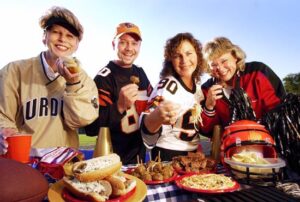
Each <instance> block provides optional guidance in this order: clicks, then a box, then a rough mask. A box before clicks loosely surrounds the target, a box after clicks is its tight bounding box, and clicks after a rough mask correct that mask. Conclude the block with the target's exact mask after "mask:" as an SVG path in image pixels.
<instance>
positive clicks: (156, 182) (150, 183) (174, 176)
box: [126, 168, 178, 185]
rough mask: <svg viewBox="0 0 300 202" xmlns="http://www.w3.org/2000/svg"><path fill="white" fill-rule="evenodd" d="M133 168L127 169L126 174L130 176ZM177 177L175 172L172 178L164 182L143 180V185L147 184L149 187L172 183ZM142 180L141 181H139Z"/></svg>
mask: <svg viewBox="0 0 300 202" xmlns="http://www.w3.org/2000/svg"><path fill="white" fill-rule="evenodd" d="M133 170H134V168H132V169H129V170H127V171H126V173H128V174H130V175H131V173H132V172H133ZM177 177H178V174H177V172H175V171H174V173H173V176H172V177H170V178H168V179H165V180H143V182H145V184H147V185H148V184H149V185H155V184H163V183H168V182H172V181H174V180H176V179H177ZM141 180H142V179H141Z"/></svg>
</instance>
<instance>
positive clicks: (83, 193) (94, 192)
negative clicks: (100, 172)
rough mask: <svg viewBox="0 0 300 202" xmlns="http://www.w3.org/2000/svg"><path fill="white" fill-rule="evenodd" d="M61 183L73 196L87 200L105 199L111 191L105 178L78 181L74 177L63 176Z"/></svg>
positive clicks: (95, 201) (98, 200)
mask: <svg viewBox="0 0 300 202" xmlns="http://www.w3.org/2000/svg"><path fill="white" fill-rule="evenodd" d="M63 183H64V186H65V187H66V188H67V190H68V191H70V192H71V193H72V194H73V195H74V196H76V197H78V198H81V199H84V200H87V201H93V202H100V201H106V200H108V199H109V196H110V195H111V193H112V187H111V184H110V183H109V182H108V181H106V180H97V181H93V182H80V181H79V180H78V179H76V178H74V177H64V178H63Z"/></svg>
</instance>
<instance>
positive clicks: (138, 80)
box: [130, 76, 140, 85]
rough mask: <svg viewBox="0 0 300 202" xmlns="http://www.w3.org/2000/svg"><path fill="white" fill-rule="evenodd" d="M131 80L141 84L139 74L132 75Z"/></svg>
mask: <svg viewBox="0 0 300 202" xmlns="http://www.w3.org/2000/svg"><path fill="white" fill-rule="evenodd" d="M130 81H131V82H132V83H134V84H136V85H139V83H140V79H139V77H137V76H131V77H130Z"/></svg>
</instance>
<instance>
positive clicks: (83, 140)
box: [79, 134, 97, 146]
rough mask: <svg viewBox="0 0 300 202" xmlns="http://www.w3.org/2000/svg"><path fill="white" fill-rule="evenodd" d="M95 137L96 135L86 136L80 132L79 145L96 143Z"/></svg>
mask: <svg viewBox="0 0 300 202" xmlns="http://www.w3.org/2000/svg"><path fill="white" fill-rule="evenodd" d="M96 139H97V136H94V137H90V136H87V135H85V134H80V135H79V143H80V146H89V145H95V144H96Z"/></svg>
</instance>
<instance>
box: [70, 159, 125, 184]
mask: <svg viewBox="0 0 300 202" xmlns="http://www.w3.org/2000/svg"><path fill="white" fill-rule="evenodd" d="M121 166H122V162H121V160H120V157H119V156H118V155H117V154H114V153H113V154H109V155H106V156H100V157H97V158H92V159H89V160H85V161H79V162H76V163H74V165H73V174H74V176H75V177H76V178H77V179H78V180H79V181H81V182H91V181H95V180H102V179H104V178H105V177H107V176H109V175H112V174H113V173H116V172H117V171H119V170H120V169H121Z"/></svg>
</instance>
